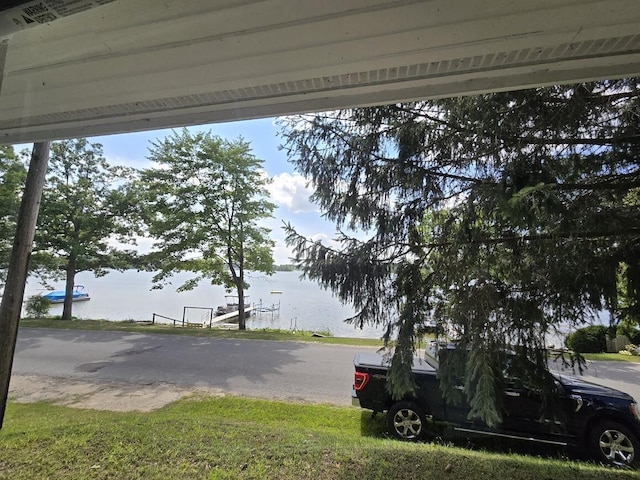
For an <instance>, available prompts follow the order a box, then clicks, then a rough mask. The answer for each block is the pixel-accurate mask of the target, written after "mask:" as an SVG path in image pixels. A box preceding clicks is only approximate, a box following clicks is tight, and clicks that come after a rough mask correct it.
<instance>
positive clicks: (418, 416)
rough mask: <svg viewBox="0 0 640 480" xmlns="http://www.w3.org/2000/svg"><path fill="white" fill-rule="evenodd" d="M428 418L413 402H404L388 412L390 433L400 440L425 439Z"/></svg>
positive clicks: (392, 407)
mask: <svg viewBox="0 0 640 480" xmlns="http://www.w3.org/2000/svg"><path fill="white" fill-rule="evenodd" d="M426 426H427V417H426V415H425V414H424V412H423V411H422V409H421V408H420V407H419V406H418V405H416V404H415V403H413V402H408V401H402V402H398V403H396V404H394V405H392V406H391V408H390V409H389V411H388V412H387V427H388V429H389V433H391V434H392V435H393V436H394V437H396V438H399V439H400V440H411V441H417V440H421V439H423V438H424V436H425V433H426Z"/></svg>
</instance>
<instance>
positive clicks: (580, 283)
mask: <svg viewBox="0 0 640 480" xmlns="http://www.w3.org/2000/svg"><path fill="white" fill-rule="evenodd" d="M638 87H639V82H638V79H626V80H619V81H604V82H598V83H590V84H581V85H572V86H554V87H548V88H540V89H535V90H527V91H517V92H508V93H496V94H490V95H480V96H470V97H463V98H452V99H442V100H434V101H424V102H418V103H411V104H401V105H390V106H385V107H377V108H363V109H355V110H347V111H340V112H332V113H328V114H323V115H316V116H314V117H309V116H305V117H295V118H289V119H286V120H284V121H283V123H282V129H283V135H284V138H285V146H284V148H285V149H286V150H287V152H288V154H289V157H290V159H291V161H292V162H293V163H294V164H295V165H296V167H297V168H298V170H299V171H300V172H302V173H303V174H305V175H306V176H307V177H308V178H309V179H310V180H311V181H312V182H313V184H314V186H315V189H316V190H315V194H314V196H313V198H314V200H315V201H316V202H317V203H319V205H320V206H321V208H322V209H323V210H324V212H325V214H326V216H327V217H328V218H329V219H331V220H334V221H335V222H336V223H337V225H338V226H339V227H340V228H342V227H344V226H348V227H353V228H358V229H361V230H364V231H366V232H369V233H370V235H369V238H367V239H366V240H358V239H354V238H349V237H347V236H346V235H344V234H342V236H341V240H342V245H343V248H341V249H331V248H328V247H326V246H323V245H321V244H318V243H314V242H311V241H309V240H307V239H305V238H303V237H301V236H300V235H298V234H297V233H296V232H295V230H294V229H293V228H292V227H288V229H287V231H288V241H289V243H290V244H291V245H293V246H294V248H295V252H296V255H297V258H298V262H299V264H300V265H301V267H302V268H303V269H304V271H305V273H306V275H307V276H309V277H310V278H312V279H316V280H317V281H319V282H320V283H321V284H323V285H324V286H327V287H330V288H332V289H333V290H334V292H335V293H337V295H338V296H339V297H340V298H341V299H343V300H345V301H351V302H353V303H354V305H355V307H356V308H357V309H358V310H359V313H358V314H357V315H356V316H355V317H354V318H352V319H350V320H351V321H352V322H354V323H355V324H356V325H362V324H363V323H365V322H372V323H377V324H383V325H385V326H386V327H387V330H386V338H387V339H391V338H394V337H395V338H396V340H397V343H396V346H395V350H394V356H393V364H392V367H391V374H390V387H391V389H392V392H393V393H394V395H395V396H401V395H403V394H404V393H405V392H407V391H408V390H411V389H412V388H413V387H414V385H413V383H412V377H411V375H409V366H410V362H411V358H412V357H413V353H414V345H415V340H416V338H417V337H418V336H419V335H420V333H421V332H422V331H423V329H424V327H425V325H426V322H428V321H436V322H437V323H438V324H439V326H440V327H442V328H444V329H446V330H447V331H449V332H450V333H451V335H452V336H454V337H455V338H457V339H458V340H459V342H460V347H461V348H460V351H464V352H467V351H468V352H470V354H468V355H467V354H466V353H465V354H464V355H460V356H459V359H458V360H457V361H456V360H455V358H454V359H452V360H451V361H450V362H447V364H446V365H444V366H443V368H442V369H441V371H440V375H441V378H442V382H441V385H442V387H443V389H444V393H445V395H446V396H447V398H450V399H453V398H454V397H455V391H454V390H455V389H454V387H455V383H456V382H454V381H452V378H454V376H455V375H463V376H464V378H465V386H464V388H465V390H464V392H465V394H466V396H467V400H468V401H469V402H470V404H471V406H472V411H471V416H472V417H477V418H481V419H483V420H484V421H486V422H487V423H488V424H495V423H496V422H498V421H499V419H500V415H501V410H500V396H501V393H500V392H501V390H500V389H501V385H502V382H503V380H504V379H503V369H502V368H501V367H500V362H501V356H502V354H503V352H505V351H506V350H515V351H516V352H517V353H518V355H517V358H518V359H519V360H521V362H522V364H523V366H524V367H526V369H528V370H529V371H530V373H532V374H534V375H533V378H537V379H538V381H539V382H540V388H542V389H543V390H544V389H549V388H553V385H552V384H551V382H550V381H549V377H548V376H547V375H544V373H543V372H544V368H545V366H546V361H547V358H546V350H544V348H543V347H544V346H545V343H546V338H547V337H548V335H549V334H551V333H553V332H554V329H555V328H556V327H558V326H559V325H561V324H566V323H574V324H581V323H583V322H585V321H588V320H590V319H592V318H593V317H594V316H595V315H596V314H597V312H599V311H601V310H602V309H611V310H613V315H612V318H613V319H614V321H616V318H618V316H617V312H616V308H617V305H618V304H619V302H618V301H617V292H618V288H617V285H619V282H620V281H622V282H624V285H625V287H626V288H627V290H625V292H627V293H626V298H627V299H631V303H632V305H628V306H627V307H630V308H631V309H634V308H636V307H637V305H638V299H639V294H640V209H638V208H637V205H635V206H634V205H633V202H632V201H630V199H631V198H637V193H635V197H634V196H633V195H634V193H633V192H637V191H638V188H639V187H640V161H639V153H640V100H639V98H640V97H639V95H638V93H639V91H638V90H639V88H638ZM620 264H623V265H624V266H625V269H624V271H623V273H621V269H620V268H619V265H620ZM621 274H622V275H623V277H624V278H622V279H621V280H620V275H621ZM454 357H455V356H454ZM488 380H490V381H488Z"/></svg>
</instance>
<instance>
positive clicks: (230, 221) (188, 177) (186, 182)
mask: <svg viewBox="0 0 640 480" xmlns="http://www.w3.org/2000/svg"><path fill="white" fill-rule="evenodd" d="M149 159H150V160H151V161H153V162H154V163H155V164H156V165H157V166H156V167H154V168H150V169H147V170H144V171H143V172H142V182H143V185H144V190H145V191H146V192H147V195H146V199H147V203H148V217H147V218H148V226H149V231H150V234H151V236H152V237H154V238H157V239H158V241H157V242H156V244H155V249H156V252H155V253H152V254H151V255H150V257H149V258H150V260H151V264H152V266H154V267H156V268H158V269H160V272H159V273H158V274H157V275H156V276H155V277H154V281H155V282H156V286H158V287H159V286H161V285H162V284H163V282H164V281H165V280H167V279H168V278H169V277H170V276H171V275H172V274H173V273H174V272H177V271H189V272H193V273H194V274H196V275H195V276H194V277H193V278H192V279H191V280H189V281H188V282H186V283H185V284H184V285H182V286H181V287H180V288H181V289H191V288H193V287H194V286H195V285H196V284H197V283H198V282H199V281H200V280H202V279H204V278H207V279H209V280H210V281H211V283H212V284H223V285H225V286H226V287H227V288H229V289H232V288H233V289H235V290H236V291H237V294H238V305H240V306H242V305H244V304H245V302H244V290H245V289H246V288H247V287H248V285H247V282H246V276H245V273H246V271H247V270H255V271H261V272H266V273H271V272H272V271H273V258H272V249H273V242H272V241H271V240H270V238H269V230H268V229H266V228H264V227H262V226H260V221H261V220H264V219H266V218H268V217H270V216H271V212H272V211H273V209H274V208H275V206H274V205H273V204H272V203H270V202H269V201H268V200H267V191H266V187H265V186H266V184H267V182H268V178H267V177H266V176H265V174H264V172H263V171H262V160H259V159H258V158H256V157H255V156H254V155H253V154H252V153H251V149H250V145H249V143H247V142H245V141H243V140H242V139H241V138H240V139H238V140H235V141H227V140H224V139H222V138H220V137H217V136H215V135H212V134H211V133H210V132H209V133H196V134H191V133H190V132H189V131H188V130H186V129H184V130H182V132H180V133H178V132H174V133H173V135H172V136H170V137H168V138H165V139H164V140H161V141H157V142H155V143H153V145H152V148H150V154H149ZM239 328H240V329H241V330H244V329H245V328H246V327H245V313H244V310H243V308H240V316H239Z"/></svg>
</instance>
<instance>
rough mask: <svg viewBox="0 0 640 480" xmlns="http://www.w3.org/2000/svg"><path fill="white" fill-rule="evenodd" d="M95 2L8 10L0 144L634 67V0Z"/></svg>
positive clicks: (616, 73) (638, 30)
mask: <svg viewBox="0 0 640 480" xmlns="http://www.w3.org/2000/svg"><path fill="white" fill-rule="evenodd" d="M84 1H85V3H87V0H84ZM66 2H67V3H73V2H71V0H66ZM12 3H13V4H14V7H15V5H17V7H15V8H20V6H21V5H20V4H22V6H25V5H26V4H27V3H28V4H33V3H38V2H20V1H19V0H14V1H13V2H12ZM42 3H44V4H46V3H47V2H46V1H43V2H42ZM76 3H77V2H76ZM88 3H93V4H95V5H94V8H91V9H89V10H86V11H82V12H79V13H74V14H69V15H68V16H66V17H64V18H59V19H57V20H55V21H50V23H44V24H38V25H37V26H33V24H34V23H35V24H37V22H32V24H31V25H30V26H31V28H25V29H22V30H20V29H18V28H14V30H16V29H17V30H18V31H15V32H13V33H11V32H2V30H1V29H2V25H3V24H2V22H0V43H2V44H1V45H0V75H1V77H0V78H1V84H0V143H22V142H28V141H35V140H44V139H58V138H65V137H76V136H89V135H97V134H106V133H120V132H127V131H134V130H148V129H155V128H162V127H170V126H180V125H193V124H202V123H211V122H221V121H232V120H240V119H248V118H257V117H267V116H275V115H282V114H290V113H299V112H313V111H320V110H327V109H335V108H342V107H349V106H363V105H376V104H384V103H392V102H399V101H409V100H416V99H424V98H435V97H443V96H455V95H461V94H471V93H479V92H490V91H498V90H506V89H515V88H525V87H532V86H538V85H548V84H555V83H567V82H576V81H586V80H594V79H602V78H617V77H624V76H637V75H640V1H638V0H591V1H589V0H529V1H526V2H525V1H521V0H486V1H478V0H426V1H418V0H398V1H390V0H339V1H338V0H325V1H321V0H264V1H252V0H217V1H211V0H179V1H178V0H174V1H171V0H168V1H161V0H113V1H110V2H107V1H105V0H102V1H100V0H93V1H92V2H88ZM102 3H105V4H103V5H101V4H102ZM15 8H14V11H15ZM5 13H6V12H5ZM0 15H1V13H0ZM23 18H24V17H23ZM3 34H4V35H5V39H4V40H2V39H1V37H2V36H3ZM3 54H4V55H3ZM3 56H4V58H3Z"/></svg>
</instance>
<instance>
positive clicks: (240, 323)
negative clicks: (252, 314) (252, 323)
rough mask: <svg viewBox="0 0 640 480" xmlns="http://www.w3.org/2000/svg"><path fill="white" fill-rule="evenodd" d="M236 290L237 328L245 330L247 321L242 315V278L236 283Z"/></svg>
mask: <svg viewBox="0 0 640 480" xmlns="http://www.w3.org/2000/svg"><path fill="white" fill-rule="evenodd" d="M236 288H237V290H238V330H246V329H247V322H246V321H245V315H244V282H243V281H242V279H240V281H239V282H238V284H237V285H236Z"/></svg>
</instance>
